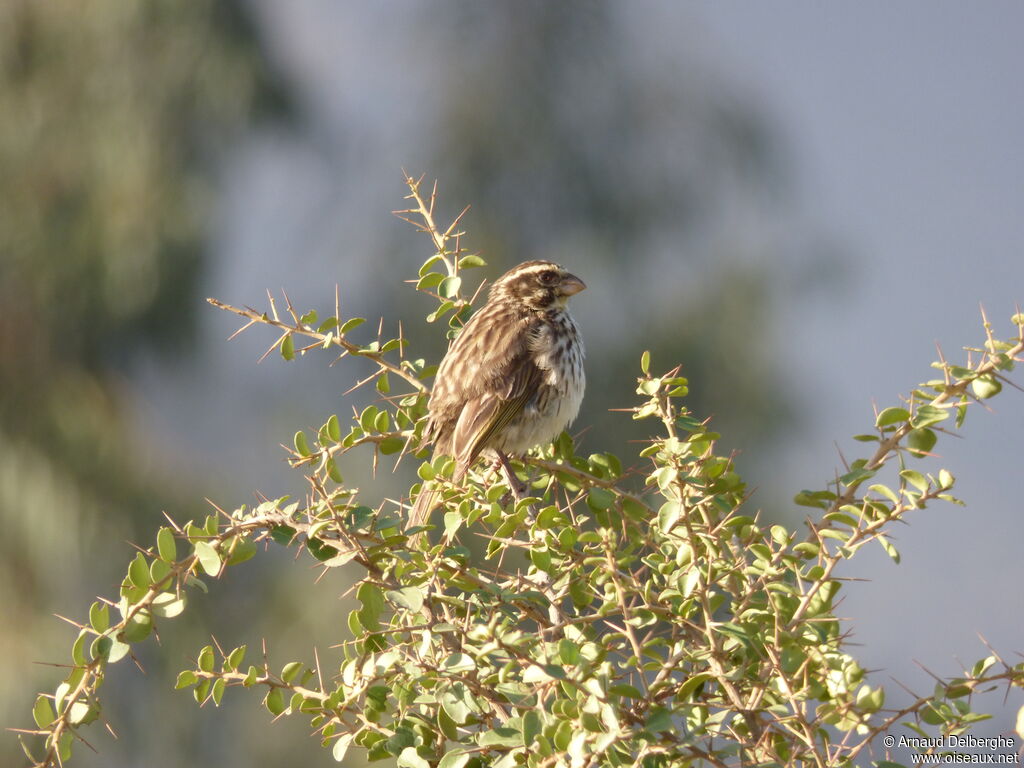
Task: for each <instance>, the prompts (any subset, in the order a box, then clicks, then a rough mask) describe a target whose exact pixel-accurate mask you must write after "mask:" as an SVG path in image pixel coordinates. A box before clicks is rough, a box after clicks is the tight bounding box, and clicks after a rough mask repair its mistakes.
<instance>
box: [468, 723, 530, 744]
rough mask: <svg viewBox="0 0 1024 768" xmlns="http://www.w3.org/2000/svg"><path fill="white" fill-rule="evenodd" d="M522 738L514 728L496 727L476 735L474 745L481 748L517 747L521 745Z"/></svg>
mask: <svg viewBox="0 0 1024 768" xmlns="http://www.w3.org/2000/svg"><path fill="white" fill-rule="evenodd" d="M522 738H523V736H522V734H521V733H520V732H519V731H517V730H516V729H514V728H502V727H501V726H497V727H495V728H492V729H491V730H489V731H483V732H481V733H480V734H478V735H477V737H476V743H477V744H479V745H480V746H481V747H518V746H520V745H521V744H522Z"/></svg>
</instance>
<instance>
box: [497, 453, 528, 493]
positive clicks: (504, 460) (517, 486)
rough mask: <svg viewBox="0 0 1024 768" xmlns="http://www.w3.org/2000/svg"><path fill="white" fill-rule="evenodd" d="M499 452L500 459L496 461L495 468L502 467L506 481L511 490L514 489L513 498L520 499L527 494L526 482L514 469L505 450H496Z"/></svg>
mask: <svg viewBox="0 0 1024 768" xmlns="http://www.w3.org/2000/svg"><path fill="white" fill-rule="evenodd" d="M495 453H497V454H498V459H497V461H495V467H494V468H495V469H498V468H501V471H502V473H503V474H504V475H505V481H506V482H507V483H508V487H509V490H511V491H512V498H514V499H515V500H516V501H520V500H521V499H523V498H524V497H525V496H526V483H524V482H522V481H521V480H520V479H519V478H518V477H516V473H515V472H514V471H513V470H512V464H511V463H509V460H508V456H506V455H505V452H504V451H495Z"/></svg>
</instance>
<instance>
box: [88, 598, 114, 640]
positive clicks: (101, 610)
mask: <svg viewBox="0 0 1024 768" xmlns="http://www.w3.org/2000/svg"><path fill="white" fill-rule="evenodd" d="M89 626H91V627H92V628H93V629H95V630H96V631H97V632H99V633H100V634H101V635H102V634H103V633H104V632H106V631H107V630H108V629H109V628H110V606H108V605H107V604H106V603H101V602H99V601H96V602H95V603H93V604H92V606H90V608H89Z"/></svg>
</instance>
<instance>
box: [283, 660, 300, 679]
mask: <svg viewBox="0 0 1024 768" xmlns="http://www.w3.org/2000/svg"><path fill="white" fill-rule="evenodd" d="M305 668H306V665H305V664H303V663H302V662H301V661H292V662H289V663H287V664H285V665H284V669H282V670H281V679H282V680H284V682H286V683H294V682H295V680H296V679H297V678H298V677H299V675H300V674H302V672H303V670H304V669H305Z"/></svg>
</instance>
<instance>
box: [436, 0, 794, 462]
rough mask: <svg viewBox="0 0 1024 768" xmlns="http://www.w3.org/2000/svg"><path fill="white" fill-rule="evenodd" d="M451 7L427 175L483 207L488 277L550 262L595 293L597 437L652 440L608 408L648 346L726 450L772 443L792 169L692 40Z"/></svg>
mask: <svg viewBox="0 0 1024 768" xmlns="http://www.w3.org/2000/svg"><path fill="white" fill-rule="evenodd" d="M448 6H449V10H451V11H452V13H448V14H436V13H434V12H433V11H434V8H433V7H431V12H430V14H429V21H428V20H427V19H424V20H423V21H424V23H428V24H433V25H436V26H437V27H438V28H439V40H438V41H437V42H436V45H435V48H436V50H437V51H439V52H440V53H439V56H440V57H441V65H440V66H439V68H438V71H437V73H436V77H435V80H436V82H437V83H438V84H439V88H440V90H439V92H438V93H437V94H436V99H435V102H434V103H435V104H436V105H437V110H438V123H437V125H436V126H435V128H434V130H432V131H431V132H430V136H432V137H433V141H434V147H433V153H434V159H433V160H432V161H430V162H428V163H427V164H425V165H424V167H425V168H429V169H432V170H434V169H436V172H437V173H438V174H441V175H442V176H443V178H444V186H445V189H444V192H445V197H446V198H447V199H448V200H449V201H451V200H472V201H473V211H472V213H471V215H470V218H469V220H468V221H469V225H470V227H471V229H472V230H473V233H474V237H473V241H472V243H471V245H472V246H473V247H474V248H479V249H480V250H481V251H482V252H483V254H484V256H485V257H486V258H488V259H489V260H490V261H491V262H492V263H493V264H494V267H495V273H496V274H500V273H501V271H503V269H505V268H507V267H510V266H512V265H513V264H515V263H517V262H519V261H522V260H523V259H526V258H550V259H552V260H554V261H557V262H560V263H564V264H566V265H568V266H571V268H572V269H573V270H574V271H575V272H577V273H578V274H579V275H581V276H583V277H584V279H586V280H587V281H588V283H589V285H590V290H589V291H588V293H587V295H586V296H585V297H584V298H583V299H582V300H581V301H579V302H578V305H579V306H578V309H577V312H578V314H579V316H580V317H581V322H582V326H583V328H584V331H585V335H586V338H587V341H588V350H587V351H588V366H587V377H588V389H587V402H586V405H585V407H586V410H587V418H586V423H587V424H588V425H592V426H593V427H594V429H595V432H596V434H595V437H594V444H595V445H598V444H599V445H604V446H607V447H610V448H612V449H613V450H621V442H624V441H625V440H627V439H631V438H639V437H641V434H640V432H639V431H637V430H636V429H630V428H629V425H628V424H627V425H626V429H625V431H623V427H624V423H625V422H626V421H627V420H626V419H624V418H623V417H622V416H621V415H616V414H609V413H608V409H609V408H618V407H621V406H622V404H623V403H625V402H628V400H629V397H630V396H631V392H630V382H629V381H627V380H624V379H623V378H622V376H620V375H618V372H619V371H621V370H623V367H624V366H625V368H626V369H630V368H632V367H634V366H635V364H636V360H637V359H638V356H639V354H640V351H641V349H643V348H649V349H651V350H652V351H653V353H654V359H656V360H661V361H664V362H666V363H667V362H669V361H672V362H682V363H683V366H684V369H683V372H684V374H685V375H686V376H688V377H689V379H690V381H691V384H692V386H693V398H694V400H693V403H694V409H695V410H696V411H697V412H700V413H709V414H714V419H715V421H714V426H715V428H716V429H720V430H721V431H723V432H725V433H727V434H729V435H730V436H731V441H730V442H729V443H728V444H729V445H730V447H742V448H745V449H753V448H755V447H756V445H757V444H758V443H759V442H760V441H763V440H765V439H767V438H769V437H771V438H776V437H777V436H778V435H777V433H778V430H779V429H780V428H781V426H782V424H783V423H784V422H785V421H786V419H787V418H788V417H789V416H790V415H791V414H790V412H789V411H788V410H787V407H786V403H785V398H784V397H783V395H782V393H781V390H780V385H779V383H778V375H777V374H778V371H777V370H775V369H774V365H775V363H774V362H773V361H772V360H771V359H770V358H769V356H768V354H767V353H766V352H765V351H763V350H767V349H769V348H770V345H769V343H768V341H769V338H770V335H771V332H772V326H773V320H772V318H773V313H774V308H773V305H772V301H773V287H774V286H775V281H776V280H777V279H778V278H779V277H782V276H783V274H782V273H784V272H785V271H786V270H787V269H790V268H791V267H789V266H787V259H786V253H785V248H786V247H787V246H788V245H789V244H783V243H782V242H781V241H780V238H779V237H778V235H777V229H778V224H777V222H778V220H779V219H780V218H782V217H783V215H784V208H785V204H784V203H781V204H780V202H779V201H780V200H784V199H785V189H786V178H785V175H784V173H783V172H782V165H783V164H784V162H783V160H784V158H783V157H782V153H781V151H780V147H779V145H778V142H777V141H776V138H775V136H774V135H773V134H772V132H771V130H770V129H769V127H768V125H767V124H766V121H765V120H764V119H763V118H762V116H761V115H760V114H759V113H758V112H757V110H756V109H755V108H753V107H752V106H750V105H749V104H747V103H746V102H745V101H744V100H743V99H742V98H741V96H742V94H739V93H737V88H736V87H735V85H734V84H733V83H729V82H725V81H723V80H722V79H720V78H716V77H714V76H713V74H712V73H710V72H709V70H708V67H707V66H706V61H704V60H705V59H706V54H705V53H704V52H702V51H700V50H699V47H698V46H697V45H696V36H694V37H693V38H692V39H689V40H688V39H686V36H685V35H683V36H682V39H678V38H675V37H673V38H672V41H673V46H674V47H673V48H671V49H669V48H666V47H665V44H664V43H665V40H666V38H667V36H664V35H658V36H652V35H651V34H650V29H649V28H648V29H645V27H644V26H643V24H642V23H638V21H637V16H636V15H635V14H634V12H633V10H632V9H628V8H625V7H622V6H618V5H616V4H614V3H609V2H604V1H603V0H602V1H600V2H585V3H580V2H569V3H549V2H545V1H544V0H524V2H516V3H500V4H488V5H487V6H480V5H479V4H476V3H473V2H468V1H465V0H453V2H450V3H448ZM647 23H651V21H650V20H647ZM585 445H586V443H585ZM742 463H743V460H742V459H741V464H742Z"/></svg>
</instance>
